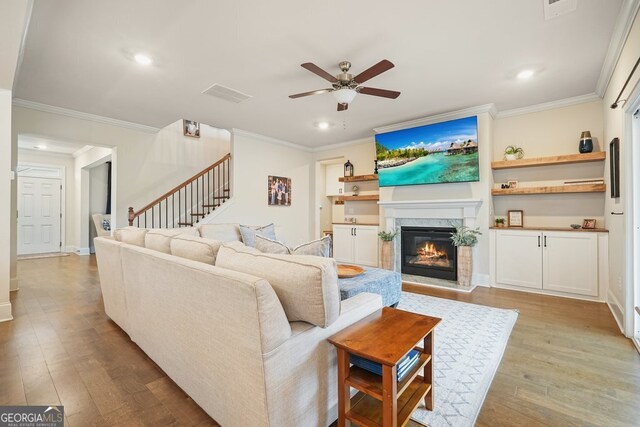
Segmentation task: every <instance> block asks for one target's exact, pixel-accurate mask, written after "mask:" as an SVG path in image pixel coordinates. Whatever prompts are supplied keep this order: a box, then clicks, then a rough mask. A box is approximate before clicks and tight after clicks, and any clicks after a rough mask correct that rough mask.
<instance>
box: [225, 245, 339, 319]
mask: <svg viewBox="0 0 640 427" xmlns="http://www.w3.org/2000/svg"><path fill="white" fill-rule="evenodd" d="M216 266H217V267H222V268H226V269H228V270H234V271H239V272H242V273H247V274H251V275H253V276H257V277H262V278H264V279H267V281H269V284H271V287H272V288H273V290H274V291H275V292H276V295H277V296H278V299H279V300H280V302H281V303H282V308H283V309H284V312H285V314H286V315H287V319H288V320H289V321H290V322H295V321H299V320H301V321H304V322H307V323H311V324H313V325H316V326H320V327H322V328H326V327H327V326H329V325H331V324H332V323H333V322H335V321H336V320H337V319H338V316H339V315H340V291H339V289H338V273H337V268H336V261H335V260H334V259H332V258H320V257H314V256H305V255H273V254H266V253H261V252H258V250H257V249H255V248H250V247H247V246H240V245H237V244H236V245H234V246H231V245H228V244H225V245H223V246H222V247H221V248H220V250H219V251H218V256H217V257H216Z"/></svg>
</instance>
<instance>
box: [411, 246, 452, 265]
mask: <svg viewBox="0 0 640 427" xmlns="http://www.w3.org/2000/svg"><path fill="white" fill-rule="evenodd" d="M417 252H418V257H419V259H420V260H421V261H429V260H433V259H437V260H444V261H448V259H447V258H448V257H447V252H446V251H443V250H441V249H439V248H438V247H437V246H436V245H435V244H434V243H432V242H427V243H425V245H424V246H423V247H421V248H418V251H417Z"/></svg>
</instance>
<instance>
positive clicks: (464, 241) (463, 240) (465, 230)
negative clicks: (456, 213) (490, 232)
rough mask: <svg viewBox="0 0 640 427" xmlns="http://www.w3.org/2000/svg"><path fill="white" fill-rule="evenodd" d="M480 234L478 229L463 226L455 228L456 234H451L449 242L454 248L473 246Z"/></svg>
mask: <svg viewBox="0 0 640 427" xmlns="http://www.w3.org/2000/svg"><path fill="white" fill-rule="evenodd" d="M481 234H482V233H481V232H480V230H479V229H478V228H476V229H473V228H469V227H467V226H465V225H463V226H460V227H456V232H455V233H451V241H453V244H454V245H455V246H475V245H476V243H478V236H479V235H481Z"/></svg>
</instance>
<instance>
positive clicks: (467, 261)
mask: <svg viewBox="0 0 640 427" xmlns="http://www.w3.org/2000/svg"><path fill="white" fill-rule="evenodd" d="M481 234H482V233H481V232H480V230H479V229H477V228H476V229H472V228H469V227H467V226H464V225H463V226H460V227H456V232H455V233H451V241H453V244H454V245H455V246H456V247H457V248H458V284H459V285H460V286H470V285H471V275H472V273H473V260H472V259H471V248H472V247H474V246H475V245H476V243H478V236H479V235H481Z"/></svg>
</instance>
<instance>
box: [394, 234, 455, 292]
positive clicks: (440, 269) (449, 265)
mask: <svg viewBox="0 0 640 427" xmlns="http://www.w3.org/2000/svg"><path fill="white" fill-rule="evenodd" d="M453 232H455V228H444V227H402V228H401V231H400V235H401V269H402V273H405V274H414V275H418V276H425V277H434V278H437V279H446V280H453V281H455V280H458V274H457V268H456V267H457V258H458V255H457V251H456V247H455V246H454V245H453V242H452V241H451V233H453Z"/></svg>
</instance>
